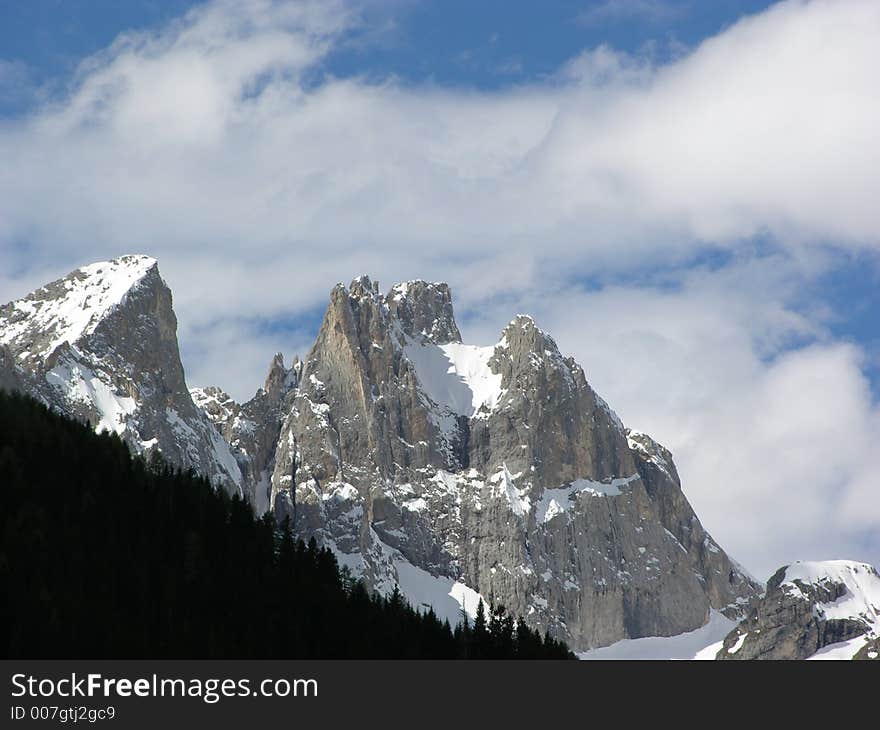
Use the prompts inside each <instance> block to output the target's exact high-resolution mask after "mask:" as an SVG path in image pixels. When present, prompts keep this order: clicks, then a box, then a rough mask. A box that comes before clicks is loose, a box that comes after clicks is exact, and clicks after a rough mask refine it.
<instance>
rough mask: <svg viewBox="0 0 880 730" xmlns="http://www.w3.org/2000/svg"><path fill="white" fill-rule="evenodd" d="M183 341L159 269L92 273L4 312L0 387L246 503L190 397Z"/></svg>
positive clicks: (102, 266)
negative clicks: (190, 471) (153, 454)
mask: <svg viewBox="0 0 880 730" xmlns="http://www.w3.org/2000/svg"><path fill="white" fill-rule="evenodd" d="M176 333H177V319H176V317H175V315H174V311H173V309H172V307H171V291H170V290H169V289H168V287H167V286H166V284H165V282H164V281H163V280H162V278H161V276H160V275H159V269H158V266H157V264H156V261H155V260H154V259H151V258H149V257H148V256H122V257H121V258H118V259H114V260H113V261H105V262H101V263H95V264H91V265H90V266H84V267H82V268H81V269H77V270H76V271H73V272H71V273H70V274H68V275H67V276H65V277H64V278H62V279H58V280H57V281H53V282H52V283H50V284H47V285H46V286H44V287H42V288H40V289H38V290H37V291H35V292H32V293H31V294H29V295H28V296H26V297H25V298H24V299H20V300H18V301H16V302H12V303H10V304H6V305H4V306H2V307H0V373H2V374H0V386H3V387H6V388H11V389H16V390H23V391H25V392H28V393H30V394H31V395H33V396H35V397H37V398H38V399H39V400H41V401H42V402H43V403H46V404H48V405H51V406H52V407H53V408H55V409H56V410H58V411H59V412H61V413H64V414H67V415H70V416H73V417H76V418H79V419H81V420H87V421H88V422H89V423H91V424H92V425H93V426H94V427H95V429H96V430H106V431H110V432H112V433H116V434H118V435H119V436H120V437H121V438H122V439H123V440H124V441H125V442H126V443H127V444H128V446H129V447H130V448H131V450H132V451H133V452H134V453H137V454H147V455H148V454H149V453H150V452H152V451H156V450H158V451H159V452H161V453H162V455H163V456H164V457H165V458H166V459H167V460H169V461H171V462H172V463H174V464H177V465H179V466H181V467H183V468H192V469H194V470H195V471H196V472H198V473H201V474H204V475H205V476H207V477H208V478H210V479H211V480H212V481H213V482H214V483H216V484H220V485H222V486H223V488H224V489H226V490H228V491H230V492H233V493H241V491H242V485H243V479H242V475H241V470H240V468H239V466H238V464H237V462H236V461H235V458H234V457H233V456H232V453H231V451H230V449H229V445H228V444H227V442H226V441H225V440H224V439H223V438H222V436H221V435H220V433H219V432H218V431H217V429H216V428H215V427H214V425H213V424H212V423H211V421H210V419H208V418H207V417H206V415H205V413H204V412H203V411H202V410H201V409H200V408H197V407H196V405H195V404H194V403H193V400H192V398H191V396H190V394H189V391H188V390H187V387H186V383H185V381H184V372H183V366H182V365H181V362H180V353H179V350H178V343H177V334H176Z"/></svg>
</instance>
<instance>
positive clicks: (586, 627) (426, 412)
mask: <svg viewBox="0 0 880 730" xmlns="http://www.w3.org/2000/svg"><path fill="white" fill-rule="evenodd" d="M411 299H412V301H410V300H411ZM449 353H459V354H457V355H454V357H461V358H463V360H464V361H465V362H464V365H465V366H466V367H465V369H467V368H468V367H470V368H472V369H475V370H479V371H480V373H481V376H480V377H482V380H480V379H479V378H478V380H480V382H479V385H478V386H474V387H478V388H483V386H486V384H487V383H489V381H493V379H494V386H492V385H491V383H490V385H489V386H487V387H486V388H485V390H487V391H488V392H489V393H490V396H489V397H488V398H482V400H481V398H480V397H479V394H478V393H476V391H473V390H471V391H468V390H467V389H466V388H465V386H464V381H465V380H467V377H461V378H458V379H457V378H456V377H455V376H452V377H451V379H449V378H447V381H448V382H447V381H444V382H439V383H438V382H437V380H438V378H439V379H440V380H443V376H444V370H445V369H448V366H449V365H450V361H449V360H444V359H443V358H444V357H447V356H448V354H449ZM481 368H482V369H481ZM472 374H473V373H471V375H472ZM458 380H461V381H462V382H457V381H458ZM444 388H446V390H444ZM463 393H464V395H465V396H467V395H468V393H469V394H470V397H462V394H463ZM438 394H439V395H438ZM294 462H295V465H296V468H295V485H294V488H292V479H293V472H294ZM660 463H662V464H664V465H665V466H664V468H661V467H660V466H658V464H660ZM664 469H665V471H664ZM272 489H273V502H274V504H275V509H276V512H277V514H278V516H279V518H284V517H294V494H295V495H296V496H295V503H296V515H295V519H296V525H295V529H296V530H297V532H298V533H299V534H300V535H302V536H303V537H310V536H314V537H316V539H318V540H319V541H320V542H323V543H324V544H328V545H330V546H331V547H333V548H334V549H335V550H336V551H337V553H338V554H339V556H340V559H341V560H342V562H343V563H344V564H347V565H352V566H355V567H356V569H357V571H358V572H359V573H360V574H362V575H363V576H364V578H365V579H366V580H367V581H368V582H369V583H370V584H371V585H372V586H373V587H374V588H376V589H378V590H387V589H388V588H389V587H391V586H393V585H394V584H395V583H397V582H403V581H401V579H400V575H399V570H398V568H399V567H400V565H401V564H402V565H404V566H405V565H413V566H416V567H417V568H421V569H423V570H424V571H427V572H428V573H430V574H431V575H436V576H448V577H451V578H453V579H455V580H460V581H462V582H464V583H465V584H466V585H468V586H470V587H471V588H473V589H474V590H477V591H479V592H480V593H481V594H482V595H483V596H485V597H486V598H487V599H488V600H494V601H496V602H500V603H503V604H505V605H506V606H507V607H508V608H509V609H510V610H512V611H513V612H514V613H515V614H517V615H520V616H524V617H526V619H527V621H529V622H530V623H531V624H532V625H534V626H536V627H537V628H539V629H541V630H549V631H550V632H551V633H552V634H554V635H556V636H558V637H560V638H563V639H565V640H566V641H568V642H569V643H570V645H572V646H573V647H574V648H575V649H578V650H582V649H587V648H591V647H594V646H601V645H605V644H609V643H612V642H614V641H617V640H619V639H623V638H634V637H639V636H648V635H672V634H677V633H681V632H683V631H689V630H692V629H694V628H697V627H699V626H701V625H702V624H704V623H705V622H706V620H707V619H708V616H709V611H710V609H712V608H715V609H718V610H723V611H726V612H728V613H731V614H733V613H735V612H736V611H738V610H741V608H742V607H743V606H744V605H745V603H746V602H747V600H748V599H749V598H750V597H751V596H752V595H753V594H754V592H755V590H756V586H755V584H754V583H753V582H752V581H751V580H750V579H749V578H748V576H746V575H745V574H744V573H743V571H741V569H739V568H738V566H736V565H735V564H734V563H732V562H731V561H730V560H729V559H728V558H727V556H726V555H724V553H723V551H722V550H721V549H720V548H718V546H717V545H716V544H715V543H714V542H713V541H712V539H711V537H709V536H708V535H707V533H706V532H705V530H704V529H703V528H702V526H701V525H700V523H699V521H698V520H697V519H696V516H695V515H694V514H693V511H692V510H691V508H690V506H689V505H688V503H687V500H686V499H685V497H684V495H683V494H682V493H681V488H680V484H679V482H678V476H677V474H676V472H675V468H674V465H672V460H671V457H670V456H669V454H668V452H665V450H662V447H659V446H658V445H657V444H655V443H654V442H653V441H651V440H650V439H649V438H647V437H638V440H636V439H634V438H632V437H631V438H628V433H627V431H626V429H625V428H624V427H623V425H622V424H621V423H620V420H619V419H618V418H617V416H616V415H615V414H614V413H613V411H611V409H610V408H609V407H608V406H607V404H606V403H605V402H604V401H603V400H602V399H601V398H600V397H599V396H598V395H596V393H595V392H594V391H593V390H592V388H591V387H590V386H589V384H588V383H587V380H586V377H585V375H584V372H583V370H582V369H581V368H580V367H579V366H578V365H577V364H576V363H575V362H574V361H572V360H571V359H570V358H564V357H563V356H562V355H561V354H560V353H559V350H558V348H557V346H556V344H555V342H553V340H552V338H550V337H549V336H548V335H547V334H546V333H544V332H542V331H541V330H540V329H539V328H538V327H537V326H536V325H535V323H534V322H533V321H532V320H531V319H530V318H528V317H522V316H521V317H517V318H516V319H515V320H514V321H513V322H511V323H510V325H508V327H507V328H505V330H504V332H503V333H502V336H501V339H500V340H499V343H498V344H497V345H496V346H495V347H494V348H491V347H490V348H484V349H481V348H470V349H468V348H467V346H465V345H461V344H460V336H459V334H458V328H457V327H456V326H455V324H454V318H453V316H452V308H451V297H450V296H449V290H448V288H447V287H445V286H442V285H436V284H427V283H424V282H409V283H408V284H406V285H398V286H395V287H393V288H392V289H391V291H390V292H389V293H388V295H387V296H384V297H383V296H382V295H381V294H380V292H379V288H378V286H377V285H376V284H374V283H373V282H371V281H370V280H369V279H368V278H366V277H363V278H361V279H358V280H356V281H355V282H353V283H352V285H351V286H350V288H349V289H346V288H345V287H343V286H342V285H339V286H337V287H336V288H335V289H334V290H333V292H331V297H330V305H329V307H328V310H327V313H326V315H325V318H324V321H323V324H322V326H321V330H320V332H319V334H318V338H317V341H316V343H315V345H314V346H313V348H312V350H311V351H310V353H309V355H308V357H307V358H306V360H305V362H304V365H303V372H302V380H301V382H300V386H299V388H298V389H297V391H296V393H295V395H294V397H293V398H292V401H291V409H290V412H289V413H288V414H287V417H286V418H285V422H284V424H283V426H282V428H281V433H280V438H279V442H278V449H277V452H276V459H275V471H274V474H273V478H272ZM403 587H404V589H406V586H405V585H404V586H403Z"/></svg>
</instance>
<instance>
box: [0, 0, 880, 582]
mask: <svg viewBox="0 0 880 730" xmlns="http://www.w3.org/2000/svg"><path fill="white" fill-rule="evenodd" d="M652 5H653V4H652ZM361 17H362V16H361V15H360V14H359V12H358V8H357V7H356V6H354V5H351V4H346V3H342V2H338V3H335V2H334V3H328V2H298V3H284V2H274V1H272V0H246V1H244V2H232V0H222V1H217V2H212V3H210V4H208V5H206V6H203V7H201V8H199V9H197V10H195V11H192V12H191V13H189V14H188V15H187V16H186V17H184V18H182V19H180V20H179V21H177V22H175V23H173V24H171V25H170V26H168V27H166V28H163V29H160V30H158V31H153V32H150V33H129V34H126V35H125V36H123V37H121V38H119V39H118V40H117V41H116V42H115V43H114V44H113V45H112V46H111V47H110V48H108V49H107V50H106V51H104V52H102V53H100V54H98V55H97V56H95V57H93V58H90V59H87V60H85V61H84V62H83V64H82V65H81V67H80V69H79V71H78V74H77V77H76V79H75V81H74V83H73V84H72V86H71V88H70V91H69V94H68V95H67V96H65V97H64V98H62V99H57V100H55V101H54V102H53V103H52V104H48V105H46V106H43V107H40V108H38V109H36V110H35V111H34V112H33V114H32V115H30V116H29V117H27V118H25V119H21V120H17V121H7V122H4V123H2V124H0V159H2V160H3V165H2V166H0V272H2V273H0V299H2V300H7V299H11V298H13V297H16V296H20V295H21V294H23V293H25V292H26V291H27V290H29V289H30V288H32V286H34V285H36V284H38V283H42V282H43V281H45V280H47V279H49V278H50V277H51V276H54V275H61V274H63V273H66V271H68V270H70V269H71V268H73V267H75V266H77V265H80V264H82V263H84V262H86V261H90V260H96V259H100V258H106V257H110V256H114V255H119V254H121V253H127V252H133V251H144V252H148V253H151V254H152V255H155V256H157V257H158V258H159V259H160V265H161V268H162V271H163V274H164V275H165V277H166V279H168V281H169V283H170V284H171V286H172V289H173V291H174V294H175V307H176V310H177V312H178V318H179V321H180V323H181V329H182V332H181V340H182V343H183V345H184V349H185V356H186V364H187V370H188V374H189V376H190V380H191V381H192V382H194V383H203V384H206V383H211V382H214V383H218V384H221V385H224V386H225V387H227V388H229V389H230V391H231V392H233V394H235V395H236V396H238V397H244V396H247V395H249V394H250V393H251V392H252V391H253V389H254V388H255V387H256V386H257V385H258V384H259V381H260V379H261V378H262V376H263V369H264V368H265V364H266V363H267V362H268V359H269V357H271V354H272V352H274V351H275V350H279V349H280V350H283V351H285V352H286V353H287V354H290V353H291V351H292V350H293V349H294V348H295V347H296V348H297V349H299V348H300V347H302V346H303V343H304V342H306V341H307V333H305V332H300V331H295V332H294V333H293V334H290V333H289V332H287V331H283V330H278V329H271V328H269V329H267V328H266V327H264V326H263V325H264V324H265V323H266V322H271V321H273V320H276V319H279V318H283V319H285V320H290V319H293V318H295V317H297V316H298V315H302V313H304V312H311V311H313V310H314V308H315V307H316V306H318V305H319V304H320V303H321V302H322V301H323V300H324V299H325V297H326V293H327V291H328V290H329V289H330V287H331V286H332V284H333V283H335V282H336V281H337V280H348V279H350V278H351V277H353V276H354V275H356V274H358V273H361V272H370V273H371V274H374V275H375V276H378V277H380V278H381V279H382V280H383V281H385V282H390V281H392V280H397V279H408V278H415V277H425V278H429V279H435V280H436V279H446V280H448V281H450V282H451V283H452V285H453V286H454V288H455V290H456V292H457V294H458V302H459V305H458V309H459V312H460V313H462V314H463V315H464V319H465V320H470V324H469V325H468V326H466V328H465V329H466V330H470V331H473V332H474V333H479V332H487V331H488V329H489V325H491V326H492V327H495V326H496V325H498V324H499V323H500V322H503V321H506V320H507V319H509V317H510V315H511V314H512V311H513V310H514V308H523V309H526V308H530V309H532V310H533V311H535V312H536V313H537V314H538V315H539V317H541V320H542V322H544V324H545V325H546V326H547V328H548V329H549V330H550V331H552V332H554V333H555V334H556V335H557V336H558V339H559V340H560V342H561V343H563V344H564V345H565V346H567V348H568V349H569V350H571V351H573V352H574V353H576V354H577V355H578V357H579V359H581V360H582V362H583V363H584V365H585V367H586V368H587V371H588V373H593V376H591V377H593V380H594V383H595V385H597V387H598V388H599V389H600V391H601V392H603V394H604V395H605V396H606V397H607V398H608V399H609V400H610V401H611V402H612V403H613V404H614V405H615V406H616V407H618V408H619V409H620V411H621V414H622V415H623V416H624V418H625V419H626V420H627V421H628V422H632V423H633V424H634V425H638V426H640V427H643V428H645V429H646V430H649V431H652V432H654V433H655V434H656V435H657V437H658V438H660V439H661V440H664V441H666V442H668V443H669V445H670V446H672V447H673V448H674V449H675V451H676V453H677V456H678V459H679V462H680V464H681V467H682V471H683V473H684V475H685V479H686V489H687V491H688V493H689V494H690V495H692V497H693V499H694V502H695V504H696V506H697V508H698V510H699V512H700V514H701V516H702V517H703V518H704V521H705V522H706V523H707V524H708V526H709V527H710V528H711V529H713V530H714V532H716V533H717V535H718V537H719V539H721V540H722V541H724V542H725V543H726V544H727V546H729V547H730V548H731V549H732V551H733V552H734V554H739V555H741V556H742V558H743V559H744V560H745V561H746V562H747V563H749V564H750V565H752V566H753V567H754V569H755V570H758V571H764V570H769V569H770V568H769V567H768V566H766V565H764V563H763V562H761V561H763V560H764V559H765V558H763V557H762V556H767V555H770V556H772V560H776V562H779V561H780V560H784V559H788V558H789V557H794V555H793V553H794V552H795V551H797V550H803V551H804V553H806V552H809V550H808V548H810V546H814V547H816V549H818V548H824V547H826V546H827V547H828V549H829V552H831V551H832V550H831V548H833V547H834V546H840V547H841V549H844V548H847V549H849V548H853V549H855V547H857V546H858V545H859V544H864V539H863V538H864V535H865V534H866V532H865V531H866V530H870V529H871V525H876V524H877V522H876V519H875V518H880V516H878V515H877V514H876V513H875V511H872V510H873V508H872V507H871V506H870V505H869V506H867V507H865V506H864V503H865V502H866V500H868V501H870V498H872V497H873V502H872V504H876V503H878V500H877V499H876V496H875V495H876V484H877V480H876V478H875V477H874V476H873V473H872V470H871V468H870V464H869V463H868V462H867V460H866V459H867V457H866V456H865V454H867V453H870V449H869V448H868V447H869V445H870V444H869V440H870V439H871V438H873V442H874V443H876V434H877V414H876V407H875V406H873V405H872V402H871V398H870V394H869V393H868V392H867V389H866V387H865V381H864V376H863V375H862V372H861V370H860V367H861V365H860V362H859V355H860V353H859V352H858V350H857V349H856V348H855V347H854V346H851V345H849V346H847V345H841V344H839V343H835V342H833V341H831V340H829V339H828V338H827V336H826V335H825V333H824V332H823V330H822V327H821V324H822V322H821V319H820V318H818V317H817V313H816V312H812V313H810V314H809V316H807V315H804V314H803V313H800V314H798V313H797V312H798V311H800V312H803V311H804V310H802V309H799V310H797V311H796V310H795V309H794V308H793V307H792V305H791V302H792V295H791V291H792V289H793V288H796V287H797V286H798V285H799V282H800V283H802V282H804V281H809V280H810V279H811V277H813V276H815V275H816V273H818V272H821V271H822V270H824V269H825V268H826V267H827V265H828V261H829V260H830V261H832V262H833V260H834V253H833V251H834V250H838V251H839V250H841V249H847V250H852V249H868V250H878V249H880V233H878V232H880V207H878V206H877V205H876V201H877V200H878V199H880V175H878V172H877V171H878V170H880V145H878V144H877V129H880V87H878V85H877V83H876V69H877V68H880V45H878V44H877V43H876V38H877V37H878V34H880V5H878V4H877V3H876V2H870V1H867V0H847V1H846V2H844V1H842V0H835V1H833V2H832V1H830V0H814V1H813V2H800V1H790V2H784V3H780V4H779V5H777V6H774V7H773V8H771V9H770V10H768V11H766V12H764V13H762V14H760V15H757V16H755V17H752V18H748V19H745V20H743V21H741V22H739V23H737V24H735V25H734V26H732V27H730V28H728V29H726V30H725V31H723V32H722V33H721V34H720V35H718V36H717V37H715V38H711V39H709V40H707V41H706V42H704V43H703V44H701V45H700V46H699V47H697V48H695V49H694V50H693V51H692V52H690V53H689V54H687V55H684V56H683V57H681V58H678V59H677V60H675V61H672V62H670V63H668V64H666V65H660V66H658V65H655V64H654V63H652V62H651V61H650V60H647V59H640V58H633V57H629V56H626V55H622V54H619V53H616V52H615V51H613V50H612V49H608V48H604V47H603V48H598V49H593V50H590V51H586V52H585V53H584V54H582V55H581V56H579V57H578V58H576V59H572V61H571V62H570V63H568V64H566V65H565V66H564V67H563V68H562V69H560V71H559V73H558V74H557V75H556V77H554V78H552V79H549V80H547V81H546V82H542V83H534V84H531V85H526V86H517V87H510V88H505V89H501V90H498V91H493V92H474V91H465V90H460V89H454V88H453V89H442V88H436V87H418V86H417V87H414V86H412V85H409V84H406V83H402V82H399V81H397V80H395V79H386V80H384V81H381V82H376V81H375V80H371V81H367V80H365V79H361V78H347V79H337V78H330V77H322V75H321V63H322V61H323V60H324V59H325V58H326V56H327V54H328V53H330V52H332V50H333V48H334V47H336V46H337V45H338V44H344V43H347V42H349V41H350V37H349V35H348V34H349V32H350V31H351V29H352V28H357V27H358V23H360V22H361V20H360V18H361ZM368 36H369V34H368V33H367V34H363V33H362V34H361V37H368ZM755 234H760V235H762V236H766V237H769V238H771V239H772V240H774V241H775V245H776V246H777V248H778V249H779V252H780V253H779V255H778V262H775V261H774V262H768V261H767V260H762V259H756V258H755V257H754V256H752V254H750V251H749V248H750V247H751V246H752V245H753V244H752V243H751V242H750V238H751V237H752V236H754V235H755ZM831 241H833V246H834V247H836V248H832V249H831V251H832V253H831V254H830V255H829V254H827V253H826V254H825V255H823V256H821V257H817V254H816V251H817V250H820V248H817V247H821V250H823V251H826V252H827V251H828V250H829V249H828V246H830V245H831V244H830V243H829V242H831ZM709 245H711V246H712V247H713V248H716V249H721V250H726V251H728V252H730V253H731V254H732V255H733V256H734V259H735V260H736V261H738V262H740V263H738V264H736V265H732V266H727V267H724V268H722V269H721V270H720V271H717V272H714V273H707V272H700V271H696V272H692V273H690V274H687V275H684V277H685V278H684V279H682V281H680V282H679V283H680V284H681V285H680V286H675V287H672V288H671V289H664V288H659V287H657V286H656V277H654V278H652V279H651V283H650V285H641V286H640V285H638V284H636V283H629V284H627V285H625V286H616V287H614V286H606V287H605V288H603V289H601V290H600V291H599V292H593V293H589V292H584V291H581V290H578V289H577V288H573V287H572V286H571V284H570V282H572V281H576V280H578V279H579V278H582V277H585V276H591V277H598V278H599V279H600V280H603V279H604V280H608V277H611V278H612V280H616V281H621V280H623V281H625V280H626V274H627V272H631V271H633V270H638V271H639V272H642V273H643V272H645V271H650V270H651V269H652V267H658V268H660V269H662V270H666V271H670V272H672V273H671V276H672V277H673V278H675V277H678V278H679V279H681V277H682V276H683V275H682V274H681V272H678V273H675V272H676V267H677V266H681V265H684V264H686V263H687V262H688V261H689V260H691V259H692V257H693V256H694V255H695V254H697V253H699V252H702V251H704V250H705V249H706V247H707V246H709ZM817 261H818V262H819V263H816V262H817ZM743 262H744V263H743ZM777 263H778V265H776V264H777ZM572 313H576V316H573V315H572ZM493 335H494V332H493ZM797 337H804V338H810V337H812V338H814V341H813V344H812V345H810V346H808V347H801V348H800V349H797V350H793V351H788V350H786V349H785V347H784V345H785V344H787V343H789V342H790V341H791V340H792V339H793V338H797ZM815 338H817V339H815ZM485 339H486V341H490V340H491V338H489V337H486V338H485ZM293 340H295V341H293ZM814 383H819V386H818V388H817V391H816V392H815V393H814V392H813V387H815V386H813V385H811V384H814ZM811 404H813V405H811ZM759 413H761V414H763V416H764V417H763V418H759V417H758V414H759ZM707 439H708V441H707ZM707 443H708V447H704V445H705V444H707ZM782 504H786V505H788V507H787V509H788V512H786V517H785V524H782V523H781V522H780V520H779V517H778V515H776V514H775V511H776V510H778V509H779V507H780V505H782ZM823 510H824V511H823ZM731 515H735V516H736V519H730V516H731ZM823 520H824V521H823ZM860 541H861V542H860ZM874 546H875V547H874V548H872V549H874V551H875V557H873V559H875V560H876V559H877V557H880V556H876V552H877V549H876V542H875V543H874ZM789 553H792V554H791V555H789ZM809 557H813V555H812V554H811V555H810V556H809ZM853 557H859V555H854V556H853ZM768 560H770V559H768ZM770 567H772V566H770Z"/></svg>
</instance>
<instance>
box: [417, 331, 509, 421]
mask: <svg viewBox="0 0 880 730" xmlns="http://www.w3.org/2000/svg"><path fill="white" fill-rule="evenodd" d="M494 352H495V346H494V345H492V346H489V347H478V346H476V345H462V344H461V343H459V342H450V343H448V344H445V345H435V344H432V343H418V342H415V341H413V340H408V341H407V343H406V344H405V346H404V353H405V354H406V357H407V358H408V359H409V361H410V362H411V363H412V364H413V367H414V368H415V371H416V377H417V378H418V380H419V384H420V385H421V387H422V390H423V391H424V392H425V394H426V395H427V396H428V397H429V398H430V399H431V400H433V401H434V402H435V403H436V404H437V405H440V406H445V407H446V408H447V409H449V410H450V411H451V412H452V413H454V414H456V415H459V416H466V417H467V418H474V417H479V416H480V415H484V414H486V413H487V412H489V411H492V410H493V409H494V408H495V406H496V405H497V404H498V402H499V401H500V399H501V396H502V395H503V390H502V388H501V374H500V373H497V374H496V373H494V372H492V369H491V368H490V367H489V360H490V359H491V358H492V355H493V354H494Z"/></svg>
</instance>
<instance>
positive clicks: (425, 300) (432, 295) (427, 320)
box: [385, 280, 461, 345]
mask: <svg viewBox="0 0 880 730" xmlns="http://www.w3.org/2000/svg"><path fill="white" fill-rule="evenodd" d="M385 301H386V304H387V306H388V310H389V312H390V313H391V315H392V316H393V317H395V318H396V319H397V320H398V321H399V322H400V324H401V326H402V328H403V331H404V332H406V334H408V335H409V336H410V337H413V338H416V339H424V340H428V341H430V342H433V343H435V344H437V345H445V344H448V343H450V342H461V333H460V332H459V331H458V325H457V324H456V323H455V314H454V312H453V309H452V291H451V290H450V288H449V285H448V284H445V283H443V282H437V283H432V282H428V281H422V280H416V281H407V282H403V283H400V284H395V285H394V286H393V287H391V290H390V291H389V292H388V295H387V296H386V297H385Z"/></svg>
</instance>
